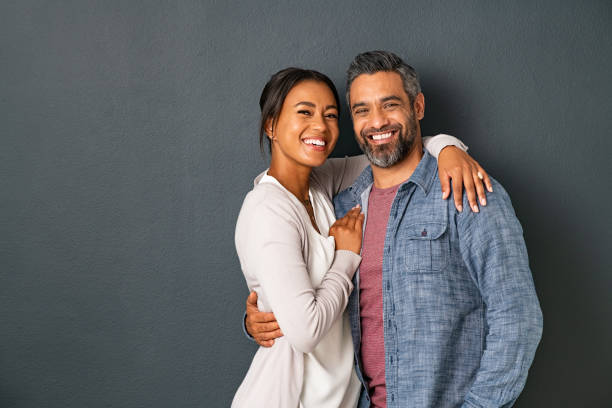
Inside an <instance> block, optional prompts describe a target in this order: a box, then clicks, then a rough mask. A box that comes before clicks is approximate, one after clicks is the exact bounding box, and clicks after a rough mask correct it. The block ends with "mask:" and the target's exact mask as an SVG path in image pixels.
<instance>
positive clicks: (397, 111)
mask: <svg viewBox="0 0 612 408" xmlns="http://www.w3.org/2000/svg"><path fill="white" fill-rule="evenodd" d="M350 98H351V100H350V109H351V115H352V117H353V129H354V130H355V138H356V139H357V143H359V146H360V147H361V150H363V152H364V153H365V155H366V156H367V157H368V159H369V160H370V162H371V163H372V164H373V165H375V166H377V167H383V168H386V167H391V166H393V165H394V164H396V163H398V162H400V161H401V160H402V159H404V158H405V157H406V156H407V155H408V153H409V152H410V151H411V149H412V146H413V144H414V141H415V140H416V139H417V136H420V133H419V127H418V124H417V120H421V119H422V118H423V113H424V108H425V103H424V98H423V95H422V94H419V95H418V96H417V97H416V98H415V101H414V104H412V103H410V98H409V97H408V95H407V94H406V92H405V91H404V86H403V83H402V78H401V77H400V75H399V74H398V73H396V72H385V71H381V72H377V73H375V74H371V75H369V74H362V75H359V76H358V77H357V78H355V80H354V81H353V83H352V84H351V89H350ZM413 105H414V106H413Z"/></svg>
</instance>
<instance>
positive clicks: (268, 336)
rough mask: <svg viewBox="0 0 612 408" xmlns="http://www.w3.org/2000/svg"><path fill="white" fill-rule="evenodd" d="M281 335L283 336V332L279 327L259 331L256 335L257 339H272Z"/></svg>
mask: <svg viewBox="0 0 612 408" xmlns="http://www.w3.org/2000/svg"><path fill="white" fill-rule="evenodd" d="M282 336H283V332H282V331H281V330H280V329H276V330H274V331H271V332H264V333H259V334H258V335H257V339H258V340H259V341H265V340H274V339H277V338H279V337H282Z"/></svg>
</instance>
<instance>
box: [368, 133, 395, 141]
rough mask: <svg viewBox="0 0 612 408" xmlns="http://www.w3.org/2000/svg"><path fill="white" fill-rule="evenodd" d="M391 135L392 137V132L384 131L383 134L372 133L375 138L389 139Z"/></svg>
mask: <svg viewBox="0 0 612 408" xmlns="http://www.w3.org/2000/svg"><path fill="white" fill-rule="evenodd" d="M389 137H391V132H389V133H383V134H381V135H372V139H373V140H382V139H387V138H389Z"/></svg>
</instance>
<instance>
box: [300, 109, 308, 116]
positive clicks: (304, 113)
mask: <svg viewBox="0 0 612 408" xmlns="http://www.w3.org/2000/svg"><path fill="white" fill-rule="evenodd" d="M298 113H299V114H300V115H306V116H310V115H311V113H310V111H307V110H299V111H298Z"/></svg>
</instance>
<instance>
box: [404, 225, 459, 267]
mask: <svg viewBox="0 0 612 408" xmlns="http://www.w3.org/2000/svg"><path fill="white" fill-rule="evenodd" d="M447 230H448V224H446V223H439V222H421V223H415V224H411V225H409V226H408V227H407V228H406V229H405V230H404V231H403V233H402V236H401V238H402V240H403V242H404V245H405V248H404V264H405V267H406V271H407V272H409V273H436V272H441V271H443V270H444V269H445V268H446V266H447V265H448V262H449V257H450V242H449V236H448V232H447Z"/></svg>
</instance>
